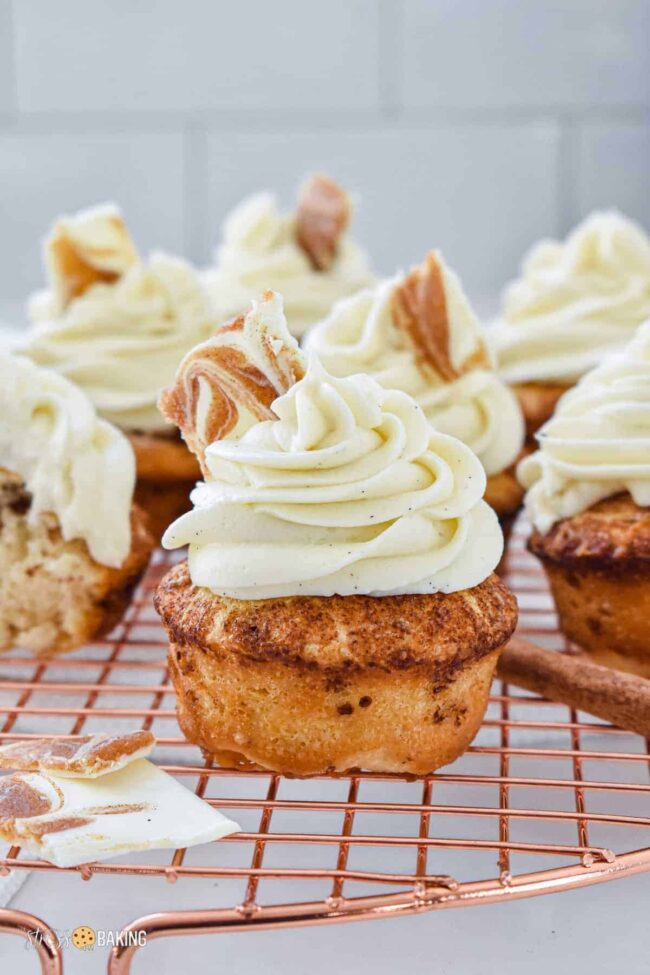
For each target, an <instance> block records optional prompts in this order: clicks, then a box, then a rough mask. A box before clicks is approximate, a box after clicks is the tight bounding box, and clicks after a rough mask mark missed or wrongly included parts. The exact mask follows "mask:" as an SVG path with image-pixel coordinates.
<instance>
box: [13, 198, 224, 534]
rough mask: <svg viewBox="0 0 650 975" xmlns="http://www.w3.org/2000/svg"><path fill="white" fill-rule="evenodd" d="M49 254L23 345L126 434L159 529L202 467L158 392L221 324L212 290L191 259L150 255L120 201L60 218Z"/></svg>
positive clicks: (143, 496) (181, 506)
mask: <svg viewBox="0 0 650 975" xmlns="http://www.w3.org/2000/svg"><path fill="white" fill-rule="evenodd" d="M45 261H46V268H47V272H48V278H49V283H50V289H49V290H48V291H46V292H44V293H41V294H38V295H36V296H35V297H34V298H33V299H32V301H31V302H30V315H31V317H32V319H33V322H34V324H33V327H32V328H31V330H30V332H29V334H28V337H27V341H26V343H25V344H24V346H23V348H22V351H24V353H25V354H26V355H28V356H29V357H30V358H31V359H33V360H34V361H35V362H37V363H39V364H40V365H44V366H47V367H49V368H51V369H55V370H56V371H57V372H59V373H61V375H63V376H66V377H67V378H68V379H71V380H72V381H73V382H75V383H76V384H77V385H78V386H80V387H81V389H83V390H84V392H85V393H87V395H88V396H89V397H90V399H91V401H92V402H93V404H94V406H95V407H96V408H97V410H98V412H99V413H100V414H101V415H102V416H103V417H105V418H106V419H108V420H110V421H111V422H112V423H114V424H116V425H117V426H119V427H120V428H121V429H122V430H123V431H124V432H125V433H126V434H127V436H128V437H129V439H130V441H131V444H132V446H133V448H134V450H135V453H136V459H137V473H138V482H137V488H136V499H137V501H138V502H139V503H140V504H141V505H142V507H143V508H144V509H145V510H146V511H147V513H148V514H149V517H150V520H151V526H152V530H153V531H154V532H155V533H156V534H158V535H160V534H161V533H162V531H163V530H164V528H165V527H166V526H167V525H168V524H169V522H170V521H172V520H173V518H175V517H176V516H177V515H178V514H180V512H181V511H183V510H185V509H186V508H187V503H188V502H187V496H188V493H189V491H190V490H191V488H192V486H193V484H194V483H195V481H196V478H197V477H198V475H199V470H198V468H197V465H196V461H195V459H194V457H193V456H192V455H191V454H190V453H189V452H188V451H187V450H186V448H185V446H184V445H183V443H182V442H181V441H180V439H179V438H178V436H177V434H176V432H175V431H174V429H173V428H172V427H171V426H170V425H169V424H168V423H167V422H166V420H165V419H164V417H162V416H161V414H160V412H159V411H158V408H157V406H156V401H157V398H158V395H159V393H160V390H161V389H162V388H163V387H164V386H166V385H167V384H168V383H169V382H171V380H172V378H173V376H174V374H175V372H176V368H177V366H178V363H179V362H180V360H181V359H182V357H183V355H184V354H185V353H186V352H187V350H188V349H189V348H191V347H192V346H193V345H195V344H196V343H197V342H200V341H202V340H203V339H205V338H207V336H208V335H210V334H211V332H212V331H213V330H214V326H215V321H214V318H213V317H212V312H211V309H210V304H209V301H208V298H207V295H206V293H205V291H204V289H203V286H202V285H201V282H200V279H199V277H198V275H197V274H196V273H195V272H194V271H193V270H192V268H191V267H190V266H189V265H188V264H187V263H186V262H185V261H183V260H180V259H179V258H176V257H170V256H168V255H166V254H162V253H155V254H153V255H152V256H151V258H150V259H149V260H148V261H146V262H145V261H142V260H141V259H140V258H139V257H138V254H137V252H136V250H135V247H134V245H133V242H132V241H131V238H130V236H129V234H128V231H127V229H126V227H125V226H124V223H123V221H122V218H121V216H120V213H119V211H118V210H117V209H116V208H115V207H113V206H102V207H96V208H94V209H90V210H85V211H82V212H81V213H79V214H77V215H76V216H74V217H64V218H62V219H61V220H59V221H58V222H57V223H56V224H55V226H54V228H53V230H52V232H51V234H50V236H49V237H48V239H47V241H46V243H45Z"/></svg>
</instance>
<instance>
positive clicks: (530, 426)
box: [512, 383, 571, 449]
mask: <svg viewBox="0 0 650 975" xmlns="http://www.w3.org/2000/svg"><path fill="white" fill-rule="evenodd" d="M570 388H571V386H570V385H568V386H567V385H561V384H557V385H555V384H551V383H517V384H515V385H513V386H512V390H513V392H514V393H515V395H516V397H517V399H518V400H519V405H520V406H521V409H522V412H523V414H524V419H525V421H526V436H527V437H528V438H529V440H531V441H532V446H533V449H535V442H534V440H532V438H533V437H534V436H535V434H536V433H537V431H538V430H539V428H540V427H542V426H543V425H544V424H545V423H546V421H547V420H550V418H551V417H552V416H553V412H554V410H555V407H556V404H557V401H558V400H559V398H560V396H562V395H563V394H564V393H566V391H567V390H568V389H570Z"/></svg>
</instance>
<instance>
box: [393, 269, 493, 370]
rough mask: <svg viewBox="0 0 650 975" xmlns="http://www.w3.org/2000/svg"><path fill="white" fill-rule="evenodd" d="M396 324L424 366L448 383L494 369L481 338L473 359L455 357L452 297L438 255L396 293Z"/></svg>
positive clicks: (406, 281)
mask: <svg viewBox="0 0 650 975" xmlns="http://www.w3.org/2000/svg"><path fill="white" fill-rule="evenodd" d="M392 310H393V320H394V322H395V325H396V327H397V328H398V329H400V330H401V331H402V332H403V333H404V334H405V335H406V337H407V339H408V340H409V342H410V344H411V345H412V347H413V349H414V352H415V354H416V355H417V357H418V359H419V360H420V361H422V362H425V363H427V364H428V365H429V366H431V367H432V368H433V369H434V370H435V372H436V373H438V375H439V376H440V378H441V379H442V380H443V381H444V382H453V381H454V380H455V379H458V378H459V377H460V376H462V375H463V374H464V373H466V372H468V371H469V370H470V369H476V368H479V367H483V368H485V369H489V368H490V357H489V353H488V351H487V348H486V346H485V343H484V342H483V341H482V340H481V339H479V338H477V339H476V345H475V347H474V349H473V350H472V352H471V353H470V354H469V355H465V356H464V357H463V358H462V361H460V362H457V361H456V357H455V356H454V354H453V343H452V329H451V328H450V308H449V295H448V294H447V290H446V287H445V275H444V272H443V267H442V264H441V261H440V258H439V256H438V254H436V253H435V252H433V251H431V252H429V253H428V254H427V256H426V258H425V259H424V261H423V262H422V264H420V265H419V266H417V267H414V268H413V270H412V271H411V272H410V273H409V274H408V275H407V276H406V277H405V278H404V279H403V281H401V282H400V283H399V284H398V285H397V286H396V288H395V290H394V292H393V301H392Z"/></svg>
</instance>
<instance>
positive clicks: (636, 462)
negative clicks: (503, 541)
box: [518, 321, 650, 532]
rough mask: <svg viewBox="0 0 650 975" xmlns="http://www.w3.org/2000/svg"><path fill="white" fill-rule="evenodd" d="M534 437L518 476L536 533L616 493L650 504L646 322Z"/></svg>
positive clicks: (649, 338) (649, 341) (649, 336)
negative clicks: (532, 448) (535, 444)
mask: <svg viewBox="0 0 650 975" xmlns="http://www.w3.org/2000/svg"><path fill="white" fill-rule="evenodd" d="M537 437H538V441H539V449H538V451H537V452H536V453H535V454H533V455H532V456H530V457H527V458H526V459H525V460H524V461H522V463H521V464H520V465H519V470H518V473H519V479H520V481H521V483H522V484H523V485H524V487H526V488H528V493H527V494H526V508H527V510H528V513H529V516H530V518H531V521H532V522H533V524H534V525H535V527H536V528H538V529H539V531H542V532H545V531H548V529H549V528H551V526H552V525H553V524H554V523H555V522H556V521H559V520H560V519H561V518H569V517H572V516H573V515H576V514H579V513H580V512H582V511H585V510H586V509H587V508H589V507H591V506H592V505H593V504H596V503H597V502H598V501H601V500H603V498H607V497H610V496H611V495H614V494H618V493H619V492H620V491H629V493H630V494H631V495H632V497H633V499H634V501H635V502H636V503H637V504H638V505H640V506H642V507H647V506H650V321H647V322H645V324H643V325H641V326H640V328H639V329H638V331H637V333H636V335H635V336H634V338H633V339H632V340H631V341H630V342H629V343H628V345H627V346H626V347H625V349H624V350H623V351H622V352H620V353H614V354H612V355H610V356H609V357H608V358H607V359H606V360H605V361H604V362H603V363H602V365H600V366H599V367H598V368H596V369H594V370H592V371H591V372H590V373H588V374H587V375H586V376H584V378H583V379H582V380H581V381H580V382H579V383H578V385H577V386H575V387H574V388H573V389H571V390H570V391H569V392H568V393H565V394H564V396H563V397H562V398H561V400H560V401H559V403H558V406H557V408H556V412H555V415H554V416H553V417H552V418H551V419H550V420H549V421H548V423H546V424H545V425H544V426H543V427H542V429H541V430H540V432H539V433H538V435H537Z"/></svg>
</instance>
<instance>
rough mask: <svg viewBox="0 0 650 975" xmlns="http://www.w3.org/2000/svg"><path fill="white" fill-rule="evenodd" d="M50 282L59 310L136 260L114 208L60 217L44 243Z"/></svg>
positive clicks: (119, 274)
mask: <svg viewBox="0 0 650 975" xmlns="http://www.w3.org/2000/svg"><path fill="white" fill-rule="evenodd" d="M45 261H46V265H47V269H48V275H49V278H50V285H51V287H52V290H53V292H54V294H55V296H56V299H57V303H58V306H59V308H60V310H61V311H64V310H65V308H67V306H68V305H69V304H70V302H71V301H73V300H74V299H75V298H78V297H80V296H81V295H83V294H84V293H85V292H86V291H87V290H88V289H89V288H90V287H92V285H94V284H98V283H104V284H112V283H113V282H115V281H117V280H118V279H119V278H121V277H122V275H123V274H124V273H125V272H126V271H127V270H128V269H129V268H130V267H131V266H132V265H133V264H135V263H136V262H137V261H138V252H137V251H136V249H135V245H134V244H133V241H132V240H131V237H130V235H129V232H128V230H127V229H126V226H125V224H124V221H123V220H122V217H121V215H120V213H119V211H118V210H117V209H115V208H114V207H97V208H94V209H91V210H85V211H83V212H82V213H80V214H78V215H77V216H75V217H65V218H63V219H61V220H59V221H58V222H57V223H56V224H55V225H54V228H53V230H52V232H51V234H50V236H49V237H48V239H47V241H46V243H45Z"/></svg>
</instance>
